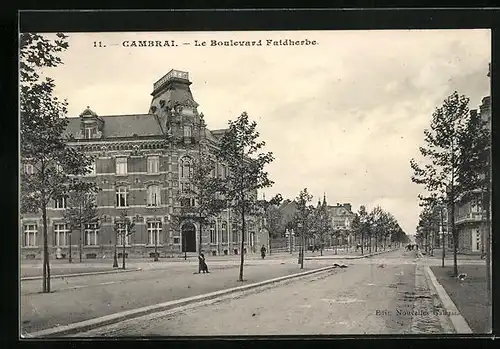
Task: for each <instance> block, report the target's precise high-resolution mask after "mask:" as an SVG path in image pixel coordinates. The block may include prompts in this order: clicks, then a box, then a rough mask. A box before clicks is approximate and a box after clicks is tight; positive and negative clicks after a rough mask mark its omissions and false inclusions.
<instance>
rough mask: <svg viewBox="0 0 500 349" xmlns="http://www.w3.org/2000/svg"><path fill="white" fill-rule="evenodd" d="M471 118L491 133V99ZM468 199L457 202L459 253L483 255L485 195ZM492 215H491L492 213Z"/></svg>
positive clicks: (477, 193) (475, 192)
mask: <svg viewBox="0 0 500 349" xmlns="http://www.w3.org/2000/svg"><path fill="white" fill-rule="evenodd" d="M470 113H471V117H472V118H476V117H479V118H481V119H482V120H483V121H484V122H485V123H486V125H487V127H488V128H489V130H490V132H491V109H490V97H489V96H488V97H484V98H483V100H482V103H481V105H480V107H479V112H478V111H477V110H471V112H470ZM473 194H474V195H473V196H472V197H470V198H468V199H466V200H465V199H459V200H457V203H456V206H455V228H456V229H457V232H458V252H460V253H478V254H479V253H483V252H484V248H485V246H484V241H485V240H486V239H485V238H484V236H485V235H484V234H485V233H486V211H485V210H484V208H483V205H481V201H482V199H483V195H484V193H483V192H482V191H481V190H476V191H474V192H473ZM490 215H491V213H490Z"/></svg>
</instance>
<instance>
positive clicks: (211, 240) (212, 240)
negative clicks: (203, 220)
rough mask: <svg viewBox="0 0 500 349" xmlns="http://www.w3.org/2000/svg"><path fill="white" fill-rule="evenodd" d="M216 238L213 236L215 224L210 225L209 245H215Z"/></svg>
mask: <svg viewBox="0 0 500 349" xmlns="http://www.w3.org/2000/svg"><path fill="white" fill-rule="evenodd" d="M215 242H216V236H215V222H211V223H210V243H211V244H215Z"/></svg>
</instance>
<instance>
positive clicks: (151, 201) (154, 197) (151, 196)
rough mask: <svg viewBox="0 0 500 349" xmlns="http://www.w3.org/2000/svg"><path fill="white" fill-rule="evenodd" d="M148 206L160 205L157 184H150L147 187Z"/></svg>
mask: <svg viewBox="0 0 500 349" xmlns="http://www.w3.org/2000/svg"><path fill="white" fill-rule="evenodd" d="M147 205H148V206H160V187H159V186H158V185H150V186H149V187H148V199H147Z"/></svg>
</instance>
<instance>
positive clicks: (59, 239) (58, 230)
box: [54, 224, 69, 247]
mask: <svg viewBox="0 0 500 349" xmlns="http://www.w3.org/2000/svg"><path fill="white" fill-rule="evenodd" d="M54 233H55V236H56V246H59V247H63V246H68V240H69V236H68V233H69V231H68V229H67V227H66V224H54Z"/></svg>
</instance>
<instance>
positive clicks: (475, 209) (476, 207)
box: [471, 202, 480, 212]
mask: <svg viewBox="0 0 500 349" xmlns="http://www.w3.org/2000/svg"><path fill="white" fill-rule="evenodd" d="M471 212H480V206H479V203H478V202H472V203H471Z"/></svg>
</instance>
